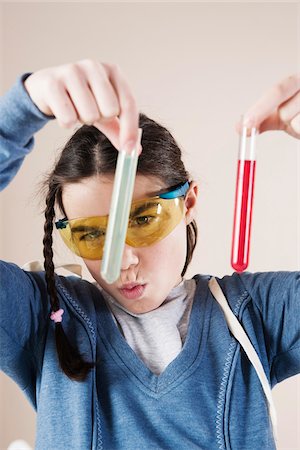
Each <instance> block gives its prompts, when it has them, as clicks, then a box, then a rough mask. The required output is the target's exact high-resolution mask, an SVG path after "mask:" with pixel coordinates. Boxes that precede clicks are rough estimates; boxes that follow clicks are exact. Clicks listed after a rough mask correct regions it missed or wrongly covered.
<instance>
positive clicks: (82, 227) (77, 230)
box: [72, 225, 99, 233]
mask: <svg viewBox="0 0 300 450" xmlns="http://www.w3.org/2000/svg"><path fill="white" fill-rule="evenodd" d="M98 229H99V228H98V227H89V226H86V225H78V226H77V227H73V228H72V233H80V232H82V231H94V230H98Z"/></svg>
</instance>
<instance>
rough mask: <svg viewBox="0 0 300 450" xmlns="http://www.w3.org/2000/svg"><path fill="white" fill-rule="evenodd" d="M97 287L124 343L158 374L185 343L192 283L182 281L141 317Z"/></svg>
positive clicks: (192, 290)
mask: <svg viewBox="0 0 300 450" xmlns="http://www.w3.org/2000/svg"><path fill="white" fill-rule="evenodd" d="M98 287H99V289H100V290H101V292H102V294H103V297H104V299H105V301H106V304H107V305H108V307H109V309H110V311H111V313H112V315H113V318H114V320H115V322H116V324H117V326H118V327H119V329H120V331H121V333H122V334H123V336H124V338H125V339H126V341H127V343H128V344H129V345H130V347H131V348H132V349H133V350H134V351H135V353H136V354H137V355H138V356H139V358H140V359H141V360H142V361H143V362H144V363H145V364H146V366H147V367H148V368H149V369H150V370H151V371H152V372H153V373H154V374H156V375H159V374H160V373H162V372H163V371H164V369H165V368H166V367H167V366H168V364H170V362H171V361H173V359H175V358H176V356H177V355H178V354H179V352H180V351H181V349H182V346H183V344H184V342H185V338H186V334H187V328H188V324H189V318H190V313H191V308H192V304H193V299H194V294H195V290H196V281H195V280H194V279H190V280H185V279H183V280H182V281H181V283H179V284H178V285H177V286H175V287H174V288H173V289H172V290H171V292H170V293H169V295H168V297H167V298H166V299H165V300H164V302H163V303H162V304H161V306H160V307H159V308H156V309H155V310H153V311H149V312H147V313H143V314H135V313H132V312H130V311H128V310H127V309H126V308H124V307H123V306H122V305H120V304H119V303H118V302H117V301H116V300H115V299H114V298H113V297H112V296H111V295H110V294H109V293H108V292H106V291H105V290H104V289H103V288H101V287H100V286H99V285H98Z"/></svg>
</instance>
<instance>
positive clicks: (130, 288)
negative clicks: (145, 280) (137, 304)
mask: <svg viewBox="0 0 300 450" xmlns="http://www.w3.org/2000/svg"><path fill="white" fill-rule="evenodd" d="M145 289H146V284H137V283H128V284H124V285H123V286H122V287H121V288H120V289H119V291H120V292H121V294H122V295H123V296H124V297H126V298H128V299H137V298H140V297H141V296H142V295H143V293H144V291H145Z"/></svg>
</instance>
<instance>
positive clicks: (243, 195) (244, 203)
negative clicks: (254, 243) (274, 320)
mask: <svg viewBox="0 0 300 450" xmlns="http://www.w3.org/2000/svg"><path fill="white" fill-rule="evenodd" d="M256 134H257V133H256V128H255V127H249V126H248V127H247V126H246V125H245V124H244V121H243V129H242V134H241V136H240V142H239V152H238V167H237V178H236V191H235V206H234V223H233V234H232V249H231V266H232V267H233V269H234V270H235V271H236V272H243V271H244V270H245V269H246V268H247V267H248V263H249V249H250V238H251V222H252V206H253V192H254V181H255V169H256V155H255V138H256ZM248 135H249V136H248Z"/></svg>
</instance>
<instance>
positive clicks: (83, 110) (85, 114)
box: [65, 67, 100, 124]
mask: <svg viewBox="0 0 300 450" xmlns="http://www.w3.org/2000/svg"><path fill="white" fill-rule="evenodd" d="M65 84H66V88H67V90H68V93H69V96H70V98H71V100H72V102H73V104H74V106H75V108H76V111H77V115H78V118H79V120H80V121H81V122H83V123H86V124H92V123H94V122H95V121H96V120H99V119H100V111H99V109H98V106H97V103H96V100H95V98H94V96H93V94H92V92H91V90H90V88H89V85H88V83H87V80H86V78H85V76H84V74H81V72H80V70H76V69H75V68H74V67H73V70H72V71H70V73H69V76H68V77H66V78H65Z"/></svg>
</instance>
